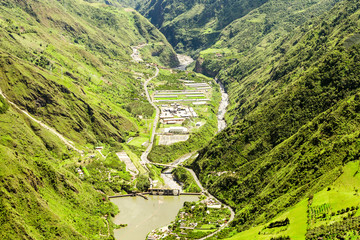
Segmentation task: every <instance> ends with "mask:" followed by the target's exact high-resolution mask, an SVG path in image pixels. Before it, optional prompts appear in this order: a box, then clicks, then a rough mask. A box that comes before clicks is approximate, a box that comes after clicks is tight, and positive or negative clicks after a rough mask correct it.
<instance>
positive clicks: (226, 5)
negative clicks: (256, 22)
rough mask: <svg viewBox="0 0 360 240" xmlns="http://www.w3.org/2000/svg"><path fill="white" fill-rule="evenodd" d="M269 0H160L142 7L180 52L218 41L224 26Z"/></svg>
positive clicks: (196, 49) (204, 46)
mask: <svg viewBox="0 0 360 240" xmlns="http://www.w3.org/2000/svg"><path fill="white" fill-rule="evenodd" d="M265 2H267V0H252V1H249V0H228V1H223V0H209V1H200V0H193V1H174V0H156V1H146V2H145V3H141V4H140V3H139V5H138V10H139V11H140V12H141V13H142V14H143V15H144V16H145V17H147V18H148V19H150V21H151V22H152V23H153V24H154V25H155V26H156V27H158V28H159V29H160V31H161V32H162V33H163V34H164V35H165V36H166V38H167V39H168V41H169V42H170V43H171V45H172V46H173V47H174V48H175V49H176V50H177V51H179V52H190V53H193V54H194V53H195V52H199V51H200V50H203V49H206V48H208V47H210V46H211V45H212V44H214V43H215V41H216V40H217V38H218V36H219V34H220V32H221V30H222V29H223V28H224V27H226V26H227V25H228V24H229V23H231V22H232V21H234V20H235V19H238V18H240V17H242V16H245V15H246V14H247V13H249V12H250V11H251V10H253V9H255V8H257V7H259V6H261V5H262V4H264V3H265Z"/></svg>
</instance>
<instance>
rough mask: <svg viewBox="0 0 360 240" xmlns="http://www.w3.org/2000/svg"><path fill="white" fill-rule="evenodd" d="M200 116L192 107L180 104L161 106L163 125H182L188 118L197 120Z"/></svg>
mask: <svg viewBox="0 0 360 240" xmlns="http://www.w3.org/2000/svg"><path fill="white" fill-rule="evenodd" d="M197 117H198V115H197V113H196V112H195V111H194V109H193V108H192V107H187V106H182V105H180V104H178V103H172V104H170V106H169V105H161V113H160V122H161V123H163V124H181V123H183V122H184V121H185V119H187V118H197Z"/></svg>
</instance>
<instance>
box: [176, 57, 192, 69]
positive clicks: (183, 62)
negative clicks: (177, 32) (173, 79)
mask: <svg viewBox="0 0 360 240" xmlns="http://www.w3.org/2000/svg"><path fill="white" fill-rule="evenodd" d="M177 58H178V59H179V62H180V65H179V66H178V67H177V68H176V69H179V70H183V71H185V70H186V67H187V66H189V65H190V64H191V63H192V62H194V59H192V58H191V57H190V56H186V55H182V54H178V55H177Z"/></svg>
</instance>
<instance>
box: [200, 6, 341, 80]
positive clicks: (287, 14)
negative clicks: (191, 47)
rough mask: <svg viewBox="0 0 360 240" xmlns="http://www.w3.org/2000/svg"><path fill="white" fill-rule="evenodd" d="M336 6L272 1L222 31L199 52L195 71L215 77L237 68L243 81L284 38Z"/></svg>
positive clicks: (271, 54)
mask: <svg viewBox="0 0 360 240" xmlns="http://www.w3.org/2000/svg"><path fill="white" fill-rule="evenodd" d="M336 2H338V0H316V1H306V0H297V1H279V0H270V1H268V2H266V3H265V4H263V5H262V6H260V7H259V8H257V9H255V10H253V11H251V12H250V13H249V14H247V15H246V16H244V17H242V18H239V19H237V20H235V21H233V22H232V23H231V24H229V25H228V26H227V27H226V28H225V29H224V30H222V32H221V35H220V37H219V39H217V42H216V43H215V44H214V45H212V46H211V47H210V48H209V49H206V50H204V51H202V52H200V56H199V57H198V59H197V64H196V67H195V70H196V71H197V72H202V73H204V74H206V75H209V76H216V75H217V74H218V73H219V72H220V71H221V70H223V71H222V72H226V69H228V68H230V67H231V65H234V66H236V67H237V69H239V70H238V72H237V74H236V77H237V78H242V77H243V76H245V75H246V74H248V73H249V72H251V70H252V69H256V68H258V67H259V66H261V65H262V63H263V62H264V61H266V60H267V59H269V58H272V57H273V55H274V52H277V51H278V50H277V49H276V48H277V47H278V46H279V42H280V41H282V39H283V37H284V36H286V35H287V34H289V33H290V32H292V31H293V30H294V29H295V28H296V27H297V26H300V25H301V24H304V23H305V22H306V21H309V20H311V19H314V18H316V17H318V16H320V15H321V14H323V13H324V12H326V11H328V10H330V9H331V8H332V7H333V6H334V4H335V3H336ZM229 82H230V81H229ZM226 83H227V82H225V84H226Z"/></svg>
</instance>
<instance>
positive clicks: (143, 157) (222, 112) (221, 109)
mask: <svg viewBox="0 0 360 240" xmlns="http://www.w3.org/2000/svg"><path fill="white" fill-rule="evenodd" d="M139 47H141V45H140V46H138V47H133V51H134V54H133V55H132V57H133V59H134V60H135V61H137V62H140V61H142V59H141V58H140V59H138V57H139V55H138V54H135V49H136V50H137V49H138V48H139ZM189 63H191V61H189ZM155 68H156V72H155V75H154V76H152V77H150V78H148V79H147V80H146V81H145V82H144V90H145V93H146V98H147V100H148V102H149V103H150V104H151V106H153V107H154V108H155V110H156V116H155V119H154V122H153V126H152V132H151V138H150V144H149V146H148V147H147V149H146V150H145V152H143V154H142V155H141V164H142V165H143V166H144V167H145V169H147V170H149V169H148V168H147V166H146V164H153V163H152V162H150V161H149V159H148V155H149V153H150V151H151V149H152V148H153V145H154V140H155V135H156V128H157V125H158V122H159V119H160V109H159V108H158V107H157V106H156V104H155V103H154V102H153V101H152V99H151V96H150V94H149V90H148V84H149V82H150V81H151V80H153V79H154V78H156V77H157V76H158V75H159V68H158V67H157V66H155ZM185 68H186V66H185ZM216 80H217V79H216ZM218 83H219V82H218ZM219 85H220V89H221V95H222V98H221V103H220V106H219V111H218V121H219V122H218V133H219V132H221V131H222V130H223V129H224V128H225V127H226V122H225V120H224V116H225V113H226V108H227V106H228V95H227V93H226V92H225V90H224V87H223V86H222V85H221V83H219ZM194 154H195V152H192V153H188V154H185V155H184V156H182V157H180V158H179V159H177V160H176V161H174V162H172V163H170V164H169V165H170V166H171V167H177V166H178V165H179V164H181V163H183V162H184V161H186V160H187V159H189V158H190V157H191V156H192V155H194ZM155 165H156V164H155ZM169 169H170V168H169ZM169 169H168V170H165V172H164V173H163V174H162V175H161V176H162V178H163V179H164V181H165V182H167V183H168V185H169V186H171V187H172V188H176V189H178V188H179V187H180V186H179V185H178V184H177V183H176V182H175V181H174V180H173V179H172V175H171V174H169V173H171V170H169ZM186 169H187V171H189V172H190V173H191V175H192V176H193V178H194V180H195V182H196V183H197V185H198V186H199V187H200V189H201V191H202V192H203V193H204V194H205V195H207V196H208V197H210V198H213V199H215V200H217V201H218V202H221V201H219V200H218V199H217V198H215V197H214V196H212V195H211V194H210V193H209V192H208V191H207V189H205V188H204V187H203V186H202V184H201V182H200V180H199V179H198V177H197V175H196V173H195V172H194V171H193V170H192V169H190V168H186ZM180 188H181V187H180ZM223 205H224V206H225V207H226V208H227V209H229V210H230V213H231V215H230V219H229V221H228V222H227V223H226V224H224V225H223V226H221V227H220V228H219V229H218V230H216V231H215V232H213V233H211V234H209V235H208V236H206V237H203V238H201V239H200V240H204V239H207V238H210V237H212V236H214V235H216V234H217V233H219V232H220V231H221V230H223V229H224V228H226V227H228V226H229V224H230V223H231V222H232V221H233V220H234V218H235V212H234V210H233V209H232V208H231V207H230V206H227V205H225V204H223Z"/></svg>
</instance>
